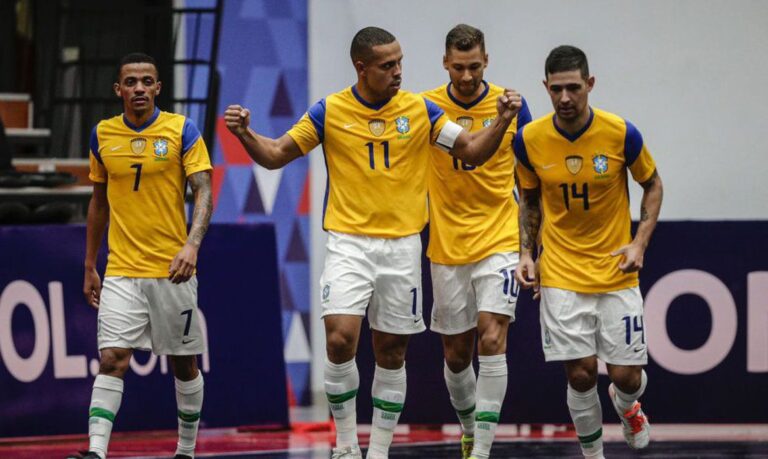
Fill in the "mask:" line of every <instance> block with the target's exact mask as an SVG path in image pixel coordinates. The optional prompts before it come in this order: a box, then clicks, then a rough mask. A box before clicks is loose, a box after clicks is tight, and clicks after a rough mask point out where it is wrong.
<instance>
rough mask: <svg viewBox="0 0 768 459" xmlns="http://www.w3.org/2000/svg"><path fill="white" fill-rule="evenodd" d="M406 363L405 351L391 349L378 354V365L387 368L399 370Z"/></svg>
mask: <svg viewBox="0 0 768 459" xmlns="http://www.w3.org/2000/svg"><path fill="white" fill-rule="evenodd" d="M403 364H405V351H399V350H391V351H388V352H380V353H378V355H376V365H378V366H380V367H381V368H385V369H387V370H397V369H398V368H402V367H403Z"/></svg>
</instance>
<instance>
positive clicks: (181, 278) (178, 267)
mask: <svg viewBox="0 0 768 459" xmlns="http://www.w3.org/2000/svg"><path fill="white" fill-rule="evenodd" d="M195 266H197V247H195V246H193V245H190V244H184V247H182V248H181V250H179V253H177V254H176V256H175V257H173V261H172V262H171V266H170V268H168V280H170V281H171V282H173V283H174V284H181V283H182V282H186V281H188V280H189V279H190V278H191V277H192V275H193V274H194V273H195Z"/></svg>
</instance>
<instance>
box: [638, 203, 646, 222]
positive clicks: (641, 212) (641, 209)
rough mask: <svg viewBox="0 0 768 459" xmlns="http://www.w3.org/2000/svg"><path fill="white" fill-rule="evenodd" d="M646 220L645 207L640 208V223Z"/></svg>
mask: <svg viewBox="0 0 768 459" xmlns="http://www.w3.org/2000/svg"><path fill="white" fill-rule="evenodd" d="M646 220H648V209H646V208H645V205H642V206H640V221H641V222H644V221H646Z"/></svg>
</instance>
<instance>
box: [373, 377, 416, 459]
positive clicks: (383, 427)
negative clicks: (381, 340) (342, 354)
mask: <svg viewBox="0 0 768 459" xmlns="http://www.w3.org/2000/svg"><path fill="white" fill-rule="evenodd" d="M405 390H406V376H405V364H403V366H402V367H400V368H398V369H397V370H387V369H384V368H381V367H380V366H378V365H376V371H375V372H374V373H373V387H372V389H371V395H372V396H373V421H372V423H371V424H372V425H371V440H370V443H369V445H368V455H367V456H366V457H368V458H369V459H374V458H375V459H378V458H380V457H383V458H386V457H387V455H388V454H389V445H391V444H392V436H393V435H394V433H395V427H396V426H397V421H398V420H399V419H400V413H401V412H402V411H403V404H404V403H405Z"/></svg>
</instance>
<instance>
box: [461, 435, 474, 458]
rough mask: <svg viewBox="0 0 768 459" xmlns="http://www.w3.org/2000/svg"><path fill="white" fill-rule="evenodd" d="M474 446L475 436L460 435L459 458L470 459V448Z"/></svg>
mask: <svg viewBox="0 0 768 459" xmlns="http://www.w3.org/2000/svg"><path fill="white" fill-rule="evenodd" d="M474 447H475V437H470V436H467V435H464V434H462V435H461V459H470V458H471V457H472V448H474Z"/></svg>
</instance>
